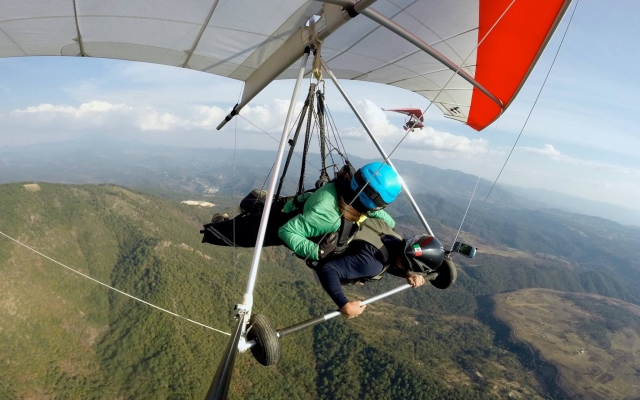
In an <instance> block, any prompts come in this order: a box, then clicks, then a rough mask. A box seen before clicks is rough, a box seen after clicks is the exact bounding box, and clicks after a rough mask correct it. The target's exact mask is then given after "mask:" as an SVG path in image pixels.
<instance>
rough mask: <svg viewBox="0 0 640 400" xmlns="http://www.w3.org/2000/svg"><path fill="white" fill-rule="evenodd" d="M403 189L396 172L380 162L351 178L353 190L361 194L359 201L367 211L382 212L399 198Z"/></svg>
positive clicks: (363, 169) (368, 166) (359, 171)
mask: <svg viewBox="0 0 640 400" xmlns="http://www.w3.org/2000/svg"><path fill="white" fill-rule="evenodd" d="M367 182H369V184H368V185H367ZM362 188H364V189H362ZM401 189H402V186H401V185H400V177H399V176H398V174H397V173H396V171H394V169H393V168H391V167H390V166H389V165H387V164H383V163H381V162H378V161H376V162H372V163H369V164H367V165H365V166H364V167H362V168H360V169H359V170H357V171H356V173H355V174H354V175H353V178H351V190H353V191H354V192H355V193H358V192H360V194H359V195H358V200H360V203H362V205H363V206H364V207H365V208H366V209H367V210H381V209H383V208H384V207H386V206H388V205H389V204H390V203H391V202H393V201H394V200H395V199H396V197H398V194H399V193H400V190H401Z"/></svg>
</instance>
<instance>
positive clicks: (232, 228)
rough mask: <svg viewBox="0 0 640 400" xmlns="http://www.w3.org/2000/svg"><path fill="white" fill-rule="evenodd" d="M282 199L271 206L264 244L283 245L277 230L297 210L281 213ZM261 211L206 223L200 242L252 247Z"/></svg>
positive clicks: (256, 235)
mask: <svg viewBox="0 0 640 400" xmlns="http://www.w3.org/2000/svg"><path fill="white" fill-rule="evenodd" d="M283 206H284V201H282V200H281V201H275V202H274V203H273V206H272V207H271V214H270V215H269V223H268V224H267V231H266V233H265V237H264V246H281V245H284V243H283V242H282V240H281V239H280V237H279V236H278V230H279V229H280V227H281V226H282V225H284V224H286V223H287V222H288V221H289V220H290V219H292V218H293V217H295V216H296V215H298V214H300V213H299V212H290V213H283V212H282V207H283ZM261 219H262V212H253V213H243V214H240V215H238V216H236V217H235V218H233V219H230V220H228V221H222V222H217V223H215V224H206V225H205V226H204V229H203V230H202V231H200V233H203V234H204V235H203V237H202V243H210V244H213V245H216V246H234V245H235V247H254V246H255V245H256V240H258V229H259V227H260V220H261Z"/></svg>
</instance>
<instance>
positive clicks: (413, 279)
mask: <svg viewBox="0 0 640 400" xmlns="http://www.w3.org/2000/svg"><path fill="white" fill-rule="evenodd" d="M406 278H407V283H408V284H409V285H411V287H414V288H417V287H420V286H422V285H424V276H422V275H418V274H414V273H412V272H407V275H406Z"/></svg>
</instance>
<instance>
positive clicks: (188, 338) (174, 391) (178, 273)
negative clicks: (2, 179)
mask: <svg viewBox="0 0 640 400" xmlns="http://www.w3.org/2000/svg"><path fill="white" fill-rule="evenodd" d="M217 209H231V203H224V200H223V204H218V205H217ZM0 210H1V211H0V231H2V232H5V233H6V234H8V235H10V236H12V237H14V238H17V239H18V240H20V241H22V242H23V243H26V244H28V245H29V246H32V247H33V248H34V249H36V250H38V251H40V252H42V253H44V254H46V255H48V256H50V257H52V258H53V259H55V260H57V261H60V262H62V263H64V264H66V265H68V266H70V267H72V268H75V269H77V270H78V271H80V272H82V273H84V274H87V275H89V276H91V277H93V278H95V279H98V280H100V281H102V282H104V283H107V284H109V285H111V286H114V287H116V288H118V289H120V290H122V291H125V292H127V293H130V294H132V295H134V296H137V297H139V298H142V299H144V300H145V301H148V302H150V303H153V304H155V305H158V306H159V307H163V308H166V309H168V310H171V311H173V312H176V313H178V314H180V315H182V316H185V317H188V318H191V319H194V320H196V321H199V322H202V323H204V324H206V325H209V326H212V327H214V328H217V329H221V330H223V331H227V332H229V331H230V330H231V327H232V325H233V318H232V309H233V306H234V305H235V304H236V303H237V302H238V301H239V300H240V297H241V294H242V293H243V292H244V289H245V283H246V278H247V272H248V265H249V263H250V260H251V250H249V249H237V250H233V249H228V248H218V247H214V246H211V245H205V244H202V243H200V238H201V236H200V235H199V234H198V230H199V229H200V227H201V225H202V222H204V221H206V220H208V219H209V218H210V215H211V212H212V210H211V209H202V208H198V207H192V206H187V205H184V204H180V203H178V202H174V201H169V200H166V199H163V198H159V197H154V196H151V195H144V194H140V193H135V192H132V191H130V190H127V189H124V188H121V187H117V186H93V185H81V186H69V185H56V184H40V185H39V186H37V187H36V186H27V187H25V185H23V184H6V185H0ZM214 210H215V209H214ZM403 228H404V229H407V230H411V229H415V228H412V227H411V226H408V225H404V226H403ZM494 250H495V249H494ZM494 250H491V248H489V247H487V251H486V253H485V254H482V255H480V256H478V257H477V258H476V259H474V260H471V261H473V262H474V264H468V263H464V262H459V266H460V267H461V269H460V272H459V280H458V283H457V284H456V285H455V286H454V287H453V288H451V289H450V290H447V291H438V290H436V289H434V288H432V287H430V286H429V285H427V286H426V287H423V288H420V289H418V290H411V291H409V292H405V293H403V294H401V295H398V296H396V297H392V298H390V299H389V301H388V302H383V303H377V304H374V305H370V306H369V307H368V308H367V311H366V312H365V313H364V314H363V315H362V316H361V317H359V318H357V319H355V320H352V321H347V320H344V319H342V318H338V319H336V320H333V321H330V322H329V323H326V324H323V325H320V326H318V327H316V328H315V329H313V330H307V331H303V332H300V333H298V334H295V335H292V336H290V337H286V338H284V339H283V341H282V347H283V348H282V353H283V355H282V359H281V361H280V362H279V364H278V365H277V366H273V367H269V368H265V367H262V366H260V365H258V364H257V363H256V362H255V361H254V360H253V358H252V357H251V356H250V355H248V354H243V355H240V356H239V357H238V361H237V364H236V372H235V373H234V375H233V379H232V386H231V397H232V398H250V399H251V398H253V399H264V398H272V399H278V398H287V399H288V398H294V399H315V398H341V399H362V398H369V399H406V398H426V399H430V398H433V399H492V398H504V397H506V396H511V397H512V398H522V399H525V398H526V399H530V398H544V396H545V395H544V394H543V392H544V387H545V386H544V385H543V384H542V385H541V382H540V381H539V379H540V377H537V376H536V375H532V374H527V370H528V366H527V360H526V359H525V358H523V356H522V354H519V353H518V351H513V350H506V349H504V348H502V347H500V346H497V344H499V341H498V340H497V339H496V336H495V333H494V327H493V326H492V325H491V323H490V322H487V321H486V320H485V319H484V315H483V312H482V310H481V307H479V306H478V304H479V303H478V302H479V299H480V298H482V297H483V296H487V295H491V294H495V293H499V292H503V291H507V290H515V289H519V288H523V287H534V286H537V287H551V288H554V289H557V290H564V291H573V292H591V293H599V294H604V295H607V296H612V297H618V298H624V299H625V300H627V301H631V302H638V300H637V299H636V297H635V295H634V293H635V292H634V291H633V290H632V288H631V287H630V286H629V285H628V284H626V283H625V282H622V281H620V280H616V278H614V277H612V276H608V275H606V274H602V273H598V272H593V271H583V270H572V269H567V268H566V267H565V266H564V264H562V263H560V264H558V263H553V262H551V261H549V260H547V259H540V258H536V257H534V256H531V255H527V256H519V257H512V256H504V255H500V254H499V253H500V251H498V250H495V251H494ZM492 251H494V252H493V253H492ZM289 253H290V252H288V251H285V249H282V248H268V249H266V250H265V251H264V253H263V261H262V264H261V270H260V272H259V275H258V285H257V287H256V293H255V307H254V312H257V313H264V314H266V315H267V316H268V317H269V318H270V319H271V320H272V322H273V323H274V324H275V325H276V326H278V327H284V326H288V325H291V324H293V323H297V322H299V321H301V320H304V319H307V318H309V317H311V316H316V315H319V314H322V313H324V312H326V311H328V310H331V309H333V308H334V307H335V306H334V305H333V304H332V302H331V301H330V299H329V298H328V296H326V294H324V292H323V291H322V289H321V287H320V285H319V284H318V283H317V282H316V279H315V277H314V276H313V274H312V272H311V270H309V269H308V268H307V267H306V266H304V264H303V263H302V262H301V261H300V260H298V259H297V258H295V257H292V256H291V255H290V254H289ZM522 254H524V253H522ZM458 261H461V260H458ZM401 283H402V281H401V280H399V279H397V278H394V277H391V276H388V277H385V278H384V279H383V280H382V281H381V282H379V283H375V284H368V285H366V286H364V287H354V288H349V296H350V297H353V298H365V297H368V296H369V295H371V294H376V293H380V292H382V291H383V290H386V289H389V288H391V287H395V286H398V285H399V284H401ZM0 293H2V297H1V299H0V354H2V357H1V358H0V362H1V363H2V368H0V398H1V399H5V398H7V399H14V398H60V399H66V398H83V399H91V398H96V399H102V398H136V399H145V398H153V399H158V398H172V399H183V398H202V397H203V396H204V394H205V393H206V390H207V388H208V386H209V383H210V381H211V378H212V376H213V373H214V372H215V369H216V366H217V363H218V360H219V357H220V355H221V352H222V350H223V349H224V346H225V344H226V342H227V338H228V337H227V336H224V335H222V334H220V333H217V332H214V331H211V330H208V329H206V328H203V327H200V326H197V325H195V324H192V323H189V322H187V321H185V320H183V319H180V318H176V317H174V316H171V315H169V314H166V313H162V312H160V311H158V310H156V309H154V308H151V307H149V306H148V305H145V304H142V303H139V302H136V301H134V300H131V299H130V298H128V297H126V296H123V295H122V294H119V293H116V292H114V291H110V290H108V289H107V288H105V287H103V286H100V285H98V284H97V283H94V282H91V281H90V280H88V279H86V278H83V277H80V276H78V275H76V274H74V273H72V272H70V271H68V270H66V269H65V268H63V267H61V266H59V265H56V264H54V263H53V262H51V261H48V260H46V259H44V258H42V257H40V256H39V255H37V254H35V253H33V252H31V251H29V250H27V249H25V248H24V247H22V246H19V245H17V244H15V243H13V242H11V241H9V240H8V239H5V238H0ZM523 364H524V365H523Z"/></svg>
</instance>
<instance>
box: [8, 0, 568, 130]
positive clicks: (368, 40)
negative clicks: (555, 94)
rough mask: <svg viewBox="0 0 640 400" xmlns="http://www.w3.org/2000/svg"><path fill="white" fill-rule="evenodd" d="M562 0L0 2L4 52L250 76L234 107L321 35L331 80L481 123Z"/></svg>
mask: <svg viewBox="0 0 640 400" xmlns="http://www.w3.org/2000/svg"><path fill="white" fill-rule="evenodd" d="M329 3H333V4H329ZM569 3H570V1H569V0H545V1H539V0H515V1H514V0H455V1H453V0H452V1H445V2H443V1H435V0H398V1H393V2H391V1H388V0H378V1H375V0H360V1H357V2H355V1H352V0H325V1H307V0H259V1H258V0H191V1H189V2H187V3H184V2H181V1H172V0H128V1H124V0H116V1H96V0H89V1H77V0H65V1H62V0H53V1H52V0H30V1H2V2H0V57H20V56H59V55H62V56H73V57H76V56H79V57H103V58H116V59H123V60H133V61H144V62H150V63H157V64H164V65H172V66H176V67H182V68H190V69H193V70H197V71H203V72H207V73H211V74H216V75H221V76H226V77H229V78H233V79H238V80H241V81H243V82H245V86H244V93H243V95H242V98H241V100H240V103H239V104H238V105H237V107H235V109H234V112H235V113H237V112H239V111H240V109H242V107H244V106H245V105H246V104H247V103H248V102H249V101H250V100H251V99H253V98H254V97H255V96H256V95H257V94H258V93H259V92H260V91H261V90H262V89H264V87H266V86H267V85H268V84H269V83H271V82H272V81H273V80H274V79H285V78H295V77H296V74H297V71H298V65H297V64H296V65H294V63H296V61H298V60H299V59H300V58H301V57H302V55H303V53H304V49H305V47H307V46H310V47H312V48H313V47H315V44H317V43H319V42H322V56H323V59H324V61H325V63H326V64H327V65H328V67H329V68H331V70H332V71H333V72H334V74H335V76H336V77H337V78H338V79H351V80H360V81H369V82H376V83H382V84H387V85H392V86H397V87H400V88H404V89H407V90H410V91H412V92H415V93H418V94H420V95H422V96H424V97H426V98H427V99H429V100H430V101H432V102H433V103H435V105H436V106H438V107H439V108H440V110H442V112H443V113H444V115H446V116H447V117H450V118H453V119H456V120H459V121H461V122H464V123H466V124H468V125H469V126H471V127H472V128H474V129H476V130H482V129H484V128H485V127H486V126H487V125H489V124H490V123H491V122H493V121H494V120H495V119H496V118H497V117H498V116H499V115H500V114H501V112H502V111H503V110H504V109H506V108H507V107H508V106H509V104H510V103H511V101H512V100H513V99H514V97H515V96H516V94H517V93H518V91H519V90H520V88H521V87H522V85H523V83H524V82H525V80H526V78H527V77H528V76H529V73H530V72H531V70H532V69H533V67H534V65H535V63H536V61H537V60H538V57H539V56H540V54H541V53H542V51H543V50H544V48H545V45H546V44H547V42H548V40H549V39H550V37H551V35H552V34H553V32H554V30H555V28H556V27H557V25H558V23H559V21H560V19H561V18H562V16H563V14H564V12H565V11H566V9H567V7H568V6H569ZM443 4H446V6H443ZM359 14H362V15H359ZM314 16H316V17H314ZM318 16H319V17H318ZM312 17H313V19H312ZM310 20H317V22H315V23H308V21H310ZM498 20H499V22H498V23H497V24H496V21H498ZM494 25H495V26H494ZM454 73H455V76H454V77H453V78H452V75H454ZM232 114H234V113H232ZM234 115H235V114H234Z"/></svg>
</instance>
